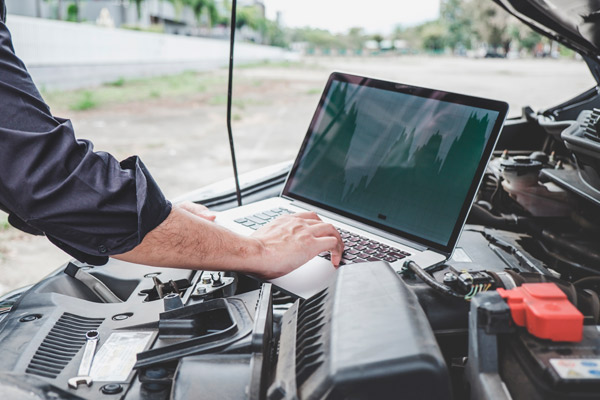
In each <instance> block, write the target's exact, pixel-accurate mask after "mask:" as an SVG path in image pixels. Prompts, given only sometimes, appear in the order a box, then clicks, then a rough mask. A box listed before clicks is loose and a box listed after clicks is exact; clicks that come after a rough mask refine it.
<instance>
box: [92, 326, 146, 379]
mask: <svg viewBox="0 0 600 400" xmlns="http://www.w3.org/2000/svg"><path fill="white" fill-rule="evenodd" d="M152 335H153V333H152V332H114V333H111V335H110V336H109V338H108V340H107V341H106V342H105V343H104V344H103V345H102V347H100V350H98V352H97V353H96V355H95V356H94V362H93V364H92V370H91V372H90V376H91V377H92V379H93V380H94V381H99V382H126V381H127V378H128V377H129V374H130V373H131V370H132V369H133V366H134V365H135V362H136V355H137V354H138V353H141V352H142V351H144V350H145V349H146V345H147V344H148V341H149V340H150V338H151V337H152Z"/></svg>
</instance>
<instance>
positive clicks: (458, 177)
mask: <svg viewBox="0 0 600 400" xmlns="http://www.w3.org/2000/svg"><path fill="white" fill-rule="evenodd" d="M506 112H507V105H506V104H505V103H501V102H496V101H492V100H486V99H479V98H474V97H470V96H464V95H458V94H454V93H448V92H442V91H435V90H430V89H424V88H418V87H413V86H407V85H401V84H394V83H391V82H384V81H379V80H374V79H368V78H362V77H357V76H352V75H347V74H340V73H334V74H332V76H331V77H330V79H329V82H328V84H327V86H326V88H325V92H324V94H323V96H322V98H321V101H320V102H319V107H318V108H317V111H316V113H315V115H314V117H313V120H312V122H311V125H310V128H309V131H308V134H307V136H306V138H305V141H304V143H303V145H302V148H301V150H300V153H299V155H298V158H297V159H296V162H295V164H294V166H293V168H292V171H291V173H290V176H289V177H288V180H287V182H286V185H285V188H284V191H283V195H285V196H288V197H291V198H296V199H299V200H301V201H304V202H307V203H310V204H314V205H316V206H318V207H321V208H323V209H326V210H330V211H333V212H336V213H338V214H341V215H344V216H347V217H350V218H353V219H356V220H358V221H360V222H363V223H367V224H368V225H371V226H374V227H377V228H380V229H384V230H386V231H388V232H390V233H393V234H397V235H401V236H404V237H407V238H408V239H411V240H414V241H416V242H417V243H420V244H424V245H427V246H430V247H433V248H435V249H438V250H440V251H444V252H451V251H452V249H453V247H454V245H455V243H456V240H457V238H458V235H459V233H460V230H461V229H462V226H463V225H464V221H465V219H466V216H467V213H468V210H469V208H470V206H471V202H472V200H473V197H474V195H475V192H476V190H477V187H478V185H479V182H480V181H481V177H482V175H483V172H484V169H485V165H486V164H487V161H488V160H489V157H490V154H491V151H492V150H493V146H494V144H495V142H496V139H497V137H498V133H499V131H500V127H501V126H502V123H503V121H504V117H505V115H506Z"/></svg>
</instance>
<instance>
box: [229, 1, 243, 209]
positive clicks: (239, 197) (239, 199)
mask: <svg viewBox="0 0 600 400" xmlns="http://www.w3.org/2000/svg"><path fill="white" fill-rule="evenodd" d="M236 6H237V0H232V1H231V35H230V38H229V80H228V87H227V133H228V134H229V149H230V150H231V163H232V164H233V178H234V180H235V197H236V198H237V203H238V206H241V205H242V190H241V189H240V181H239V178H238V170H237V161H236V159H235V147H234V145H233V133H232V132H231V100H232V91H233V43H234V41H235V23H236V20H235V14H236Z"/></svg>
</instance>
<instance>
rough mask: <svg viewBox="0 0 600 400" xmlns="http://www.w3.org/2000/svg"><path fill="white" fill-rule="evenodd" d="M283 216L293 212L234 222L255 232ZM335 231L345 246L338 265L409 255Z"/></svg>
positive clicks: (277, 210) (270, 212)
mask: <svg viewBox="0 0 600 400" xmlns="http://www.w3.org/2000/svg"><path fill="white" fill-rule="evenodd" d="M285 214H293V212H292V211H290V210H288V209H286V208H283V207H280V208H274V209H272V210H268V211H263V212H260V213H256V214H253V215H249V216H247V217H244V218H238V219H236V220H234V221H235V222H237V223H238V224H241V225H244V226H246V227H248V228H250V229H254V230H257V229H258V228H260V227H261V226H263V225H265V224H267V223H268V222H270V221H272V220H274V219H275V218H277V217H279V216H281V215H285ZM336 229H337V230H338V232H339V233H340V236H341V237H342V240H343V241H344V245H345V249H344V254H343V255H342V260H341V262H340V265H345V264H356V263H361V262H367V261H387V262H390V263H392V262H394V261H398V260H401V259H403V258H405V257H409V256H410V255H411V254H410V253H408V252H406V251H403V250H400V249H397V248H395V247H392V246H388V245H386V244H383V243H380V242H378V241H376V240H373V239H369V238H366V237H364V236H361V235H358V234H356V233H353V232H348V231H346V230H344V229H340V228H336ZM319 257H323V258H326V259H327V260H330V259H331V254H330V253H329V252H328V251H325V252H323V253H321V254H319Z"/></svg>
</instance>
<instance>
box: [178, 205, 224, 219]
mask: <svg viewBox="0 0 600 400" xmlns="http://www.w3.org/2000/svg"><path fill="white" fill-rule="evenodd" d="M177 206H178V207H180V208H182V209H184V210H185V211H187V212H189V213H191V214H194V215H196V216H198V217H200V218H204V219H206V220H209V221H214V220H215V218H216V215H215V214H213V213H212V212H211V211H210V210H209V209H208V208H207V207H205V206H203V205H202V204H196V203H192V202H191V201H184V202H183V203H179V204H177Z"/></svg>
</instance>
